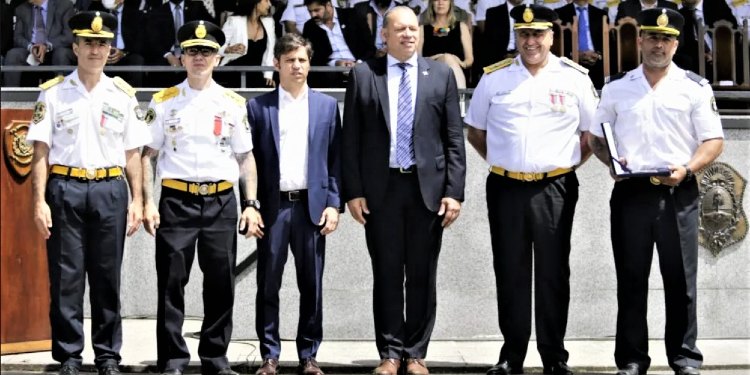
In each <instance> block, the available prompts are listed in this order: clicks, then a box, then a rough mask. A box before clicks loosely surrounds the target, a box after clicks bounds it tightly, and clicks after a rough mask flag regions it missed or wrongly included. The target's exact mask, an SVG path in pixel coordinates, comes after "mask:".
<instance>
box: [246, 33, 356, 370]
mask: <svg viewBox="0 0 750 375" xmlns="http://www.w3.org/2000/svg"><path fill="white" fill-rule="evenodd" d="M311 57H312V47H311V45H310V42H308V41H307V40H305V39H304V38H302V37H301V36H300V35H298V34H294V33H289V34H287V35H285V36H283V37H282V38H280V39H279V41H278V42H277V43H276V47H275V48H274V65H275V67H276V70H277V71H278V72H279V79H280V83H279V88H278V89H277V90H274V91H271V92H269V93H267V94H265V95H261V96H259V97H256V98H254V99H252V100H251V101H250V102H249V103H248V105H247V111H248V119H249V122H250V128H251V132H252V137H253V144H254V145H255V147H254V148H253V154H254V155H255V160H256V166H257V171H258V172H257V173H258V200H257V201H249V202H247V203H248V204H249V205H251V206H252V204H255V203H256V202H257V204H256V209H257V208H258V206H259V207H260V208H259V210H258V211H259V214H260V216H259V217H258V216H257V215H256V216H255V217H254V219H253V220H251V222H250V223H249V225H250V227H249V231H250V232H251V234H252V235H254V236H256V237H258V274H257V276H258V294H257V298H256V304H255V306H256V321H255V329H256V332H257V334H258V339H259V340H260V352H261V355H262V356H263V364H262V365H261V367H260V369H258V371H257V373H256V374H258V375H275V374H276V373H277V372H278V365H279V355H280V354H281V341H280V339H279V290H280V289H281V279H282V274H283V271H284V264H285V263H286V260H287V254H288V249H289V248H290V247H291V250H292V253H293V254H294V262H295V268H296V270H297V286H298V287H299V293H300V300H299V304H300V310H299V311H300V314H299V322H298V325H297V327H298V331H297V354H298V358H299V368H298V373H300V374H304V375H322V374H323V372H322V371H321V370H320V367H319V366H318V364H317V362H316V360H315V357H316V355H317V352H318V347H319V346H320V343H321V341H322V339H323V311H322V310H323V298H322V293H323V288H322V282H323V263H324V259H325V242H326V235H328V234H329V233H331V232H333V231H334V230H336V227H337V225H338V220H339V208H343V206H342V205H341V199H340V198H339V185H340V175H341V157H340V153H341V144H340V142H341V138H340V132H341V130H340V129H341V120H340V117H339V110H338V104H337V102H336V99H334V98H332V97H330V96H328V95H325V94H322V93H320V92H317V91H313V90H310V89H309V88H308V87H307V74H308V72H309V70H310V58H311ZM256 214H257V211H256Z"/></svg>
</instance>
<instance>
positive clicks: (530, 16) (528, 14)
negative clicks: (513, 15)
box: [523, 7, 534, 23]
mask: <svg viewBox="0 0 750 375" xmlns="http://www.w3.org/2000/svg"><path fill="white" fill-rule="evenodd" d="M523 20H524V22H526V23H528V22H531V21H533V20H534V11H533V10H531V8H529V7H526V10H524V11H523Z"/></svg>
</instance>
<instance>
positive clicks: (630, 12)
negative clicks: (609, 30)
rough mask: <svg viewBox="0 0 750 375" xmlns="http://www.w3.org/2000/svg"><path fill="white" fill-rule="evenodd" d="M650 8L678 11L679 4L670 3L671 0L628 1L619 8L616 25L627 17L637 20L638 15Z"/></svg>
mask: <svg viewBox="0 0 750 375" xmlns="http://www.w3.org/2000/svg"><path fill="white" fill-rule="evenodd" d="M641 2H643V4H646V5H647V6H646V7H645V8H644V7H643V6H642V5H641ZM650 8H669V9H674V10H677V4H675V3H673V2H671V1H669V0H626V1H623V2H621V3H620V5H618V6H617V17H616V18H615V25H617V24H618V23H619V22H620V20H621V19H623V18H625V17H630V18H633V19H634V18H636V17H638V13H640V12H641V10H643V9H650Z"/></svg>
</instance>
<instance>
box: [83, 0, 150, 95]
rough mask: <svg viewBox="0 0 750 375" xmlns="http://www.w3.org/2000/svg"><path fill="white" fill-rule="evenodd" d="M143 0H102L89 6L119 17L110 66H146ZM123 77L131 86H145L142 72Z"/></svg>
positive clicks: (109, 61) (129, 73)
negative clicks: (144, 56)
mask: <svg viewBox="0 0 750 375" xmlns="http://www.w3.org/2000/svg"><path fill="white" fill-rule="evenodd" d="M140 5H141V0H101V2H98V1H95V2H93V3H91V5H90V6H89V10H99V11H105V12H109V13H111V14H112V15H114V16H115V17H117V30H116V31H115V37H114V39H113V40H112V49H111V52H110V55H109V59H108V60H107V65H110V66H139V65H144V63H145V59H144V58H143V54H142V51H143V45H144V43H143V34H142V31H143V20H144V14H143V12H141V11H140V9H139V8H140ZM122 76H123V77H124V78H125V79H126V80H127V81H128V82H130V84H131V85H133V86H136V87H141V86H142V85H143V73H142V72H123V73H122Z"/></svg>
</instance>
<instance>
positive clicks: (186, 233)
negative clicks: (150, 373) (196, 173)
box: [156, 187, 237, 374]
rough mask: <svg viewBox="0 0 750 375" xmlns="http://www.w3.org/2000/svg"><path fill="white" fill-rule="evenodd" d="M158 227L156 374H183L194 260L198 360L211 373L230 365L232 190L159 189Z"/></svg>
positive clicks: (234, 243)
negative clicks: (199, 293) (198, 285)
mask: <svg viewBox="0 0 750 375" xmlns="http://www.w3.org/2000/svg"><path fill="white" fill-rule="evenodd" d="M159 213H160V215H161V223H160V225H159V229H158V230H157V231H156V276H157V280H158V290H159V292H158V293H159V295H158V299H159V300H158V307H157V317H156V341H157V358H158V359H157V366H158V368H159V370H160V371H164V370H172V369H177V370H185V368H186V367H187V365H188V363H189V362H190V353H189V351H188V347H187V345H186V344H185V340H184V339H183V337H182V323H183V321H184V317H185V285H187V283H188V278H189V276H190V269H191V267H192V265H193V258H194V257H195V252H196V243H197V251H198V265H199V266H200V269H201V271H203V311H204V317H203V325H202V326H201V333H200V344H199V345H198V356H199V357H200V360H201V366H202V371H203V373H204V374H207V373H208V374H210V373H211V372H212V371H218V370H220V369H223V368H227V367H229V362H228V360H227V357H226V352H227V347H228V346H229V340H230V339H231V336H232V308H233V306H234V281H235V274H234V271H235V263H236V258H237V232H236V225H237V202H236V198H235V196H234V191H233V189H229V190H226V191H224V192H220V193H218V194H216V195H211V196H197V195H192V194H190V193H186V192H182V191H178V190H173V189H170V188H166V187H165V188H163V189H162V193H161V199H160V201H159Z"/></svg>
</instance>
